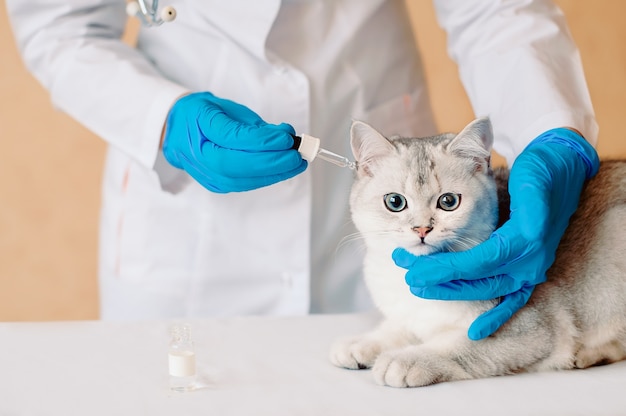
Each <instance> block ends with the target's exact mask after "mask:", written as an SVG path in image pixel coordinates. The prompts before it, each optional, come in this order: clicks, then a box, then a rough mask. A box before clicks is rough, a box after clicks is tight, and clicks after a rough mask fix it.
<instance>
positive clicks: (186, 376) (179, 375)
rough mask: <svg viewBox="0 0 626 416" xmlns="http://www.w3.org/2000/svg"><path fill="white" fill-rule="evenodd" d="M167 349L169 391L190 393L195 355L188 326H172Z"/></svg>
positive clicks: (194, 372)
mask: <svg viewBox="0 0 626 416" xmlns="http://www.w3.org/2000/svg"><path fill="white" fill-rule="evenodd" d="M171 335H172V339H171V341H170V347H169V354H168V357H169V360H168V364H169V374H170V389H172V390H174V391H178V392H185V391H190V390H192V389H193V387H194V384H195V382H196V353H195V351H194V348H193V341H192V340H191V328H190V327H189V325H186V324H185V325H174V327H172V333H171Z"/></svg>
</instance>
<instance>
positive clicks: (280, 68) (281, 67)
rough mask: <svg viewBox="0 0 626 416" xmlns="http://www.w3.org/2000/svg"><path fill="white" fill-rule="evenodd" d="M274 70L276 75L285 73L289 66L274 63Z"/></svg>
mask: <svg viewBox="0 0 626 416" xmlns="http://www.w3.org/2000/svg"><path fill="white" fill-rule="evenodd" d="M274 72H275V73H276V74H278V75H285V74H286V73H287V72H289V68H287V67H286V66H284V65H274Z"/></svg>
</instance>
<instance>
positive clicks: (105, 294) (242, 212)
mask: <svg viewBox="0 0 626 416" xmlns="http://www.w3.org/2000/svg"><path fill="white" fill-rule="evenodd" d="M167 3H168V5H171V6H174V7H175V8H176V10H177V15H178V17H177V19H176V20H175V21H174V22H172V23H168V24H164V25H162V26H160V27H158V28H147V29H144V30H142V31H141V32H140V35H139V42H138V46H137V48H136V49H132V48H129V47H127V46H125V45H124V44H123V43H122V42H121V41H120V40H119V37H120V36H121V34H122V30H123V27H124V23H125V15H124V2H123V1H122V0H74V1H72V2H67V1H65V0H8V1H7V6H8V10H9V14H10V17H11V22H12V25H13V27H14V31H15V34H16V38H17V40H18V44H19V46H20V49H21V51H22V54H23V57H24V60H25V62H26V63H27V65H28V67H29V68H30V69H31V70H32V72H33V73H34V75H35V76H36V77H37V78H38V79H39V80H40V81H41V83H42V84H43V85H44V86H45V87H46V88H47V89H48V90H49V91H50V94H51V97H52V102H53V103H54V105H55V106H56V107H58V108H59V109H61V110H63V111H65V112H67V113H68V114H70V115H71V116H73V117H75V118H76V119H77V120H79V121H80V122H81V123H83V124H84V125H85V126H87V127H88V128H90V129H91V130H93V131H94V132H95V133H97V134H98V135H100V136H101V137H103V138H104V139H105V140H106V141H107V142H108V143H109V144H110V146H109V151H108V157H107V162H106V170H105V176H104V185H103V206H102V221H101V234H100V242H101V244H100V271H99V274H100V284H101V286H100V287H101V309H102V317H104V318H147V317H173V316H208V315H234V314H303V313H308V312H340V311H349V310H359V309H364V308H367V307H369V305H370V302H369V299H368V296H367V294H366V291H365V289H364V287H363V283H362V280H361V276H360V265H361V257H362V250H360V246H359V243H358V240H354V239H352V238H346V236H349V235H350V234H351V233H354V229H353V226H352V225H351V224H350V219H349V212H348V206H347V205H348V202H347V201H348V192H349V187H350V183H351V181H352V176H351V172H349V171H348V170H347V169H345V170H341V169H339V168H336V167H334V166H331V165H326V164H324V163H323V162H320V161H316V162H314V163H312V164H311V166H310V168H309V169H308V170H307V172H305V173H304V174H302V175H299V176H298V177H296V178H293V179H291V180H289V181H285V182H282V183H279V184H277V185H274V186H271V187H267V188H262V189H259V190H255V191H251V192H248V193H237V194H226V195H218V194H212V193H209V192H207V191H206V190H204V189H203V188H201V187H200V186H199V185H198V184H197V183H195V182H194V181H193V180H191V179H190V178H189V177H188V176H187V175H186V174H185V173H184V172H182V171H178V170H176V169H174V168H172V167H171V166H169V165H168V164H167V162H166V161H165V160H164V159H163V156H162V154H161V152H160V151H159V149H158V146H159V140H160V135H161V129H162V126H163V123H164V120H165V118H166V115H167V112H168V110H169V108H170V107H171V105H172V103H173V102H175V100H176V99H177V97H178V96H180V95H181V94H183V93H185V92H187V91H190V90H191V91H211V92H213V93H214V94H216V95H217V96H220V97H223V98H228V99H231V100H233V101H236V102H239V103H241V104H244V105H246V106H248V107H250V108H251V109H252V110H254V111H255V112H257V113H259V114H260V115H261V116H262V117H263V118H264V119H265V120H267V121H268V122H273V123H280V122H288V123H290V124H292V125H293V126H294V127H295V129H296V131H298V132H300V133H308V134H311V135H313V136H317V137H320V138H322V140H323V142H322V146H323V147H325V148H328V149H329V150H331V151H334V152H336V153H339V154H346V155H347V154H349V143H348V130H349V125H350V122H351V119H361V120H364V121H367V122H369V123H371V124H373V125H374V126H376V127H377V128H379V129H380V130H382V131H383V132H385V133H386V134H404V135H427V134H432V133H434V132H435V127H434V125H433V121H432V117H431V111H430V108H429V104H428V96H427V91H426V87H425V84H424V82H423V81H424V80H423V78H422V71H421V67H420V59H419V56H418V54H417V51H416V48H415V44H414V42H413V36H412V33H411V30H410V22H409V20H408V17H407V13H406V10H405V9H404V3H403V2H402V1H399V0H390V1H385V0H358V1H357V0H342V1H336V0H320V1H307V0H286V1H282V2H281V1H279V0H247V1H229V2H225V1H221V0H202V1H199V0H197V1H194V0H172V1H169V2H167ZM436 6H437V11H438V17H439V19H440V22H441V24H442V25H443V27H444V28H446V30H447V31H448V33H449V39H450V45H449V48H450V51H451V53H452V55H453V56H454V57H455V58H456V59H457V61H458V63H459V66H460V73H461V76H462V79H463V81H464V83H465V86H466V88H467V90H468V93H469V96H470V98H471V100H472V103H473V104H474V106H475V109H476V113H477V115H478V116H484V115H489V116H490V117H491V118H492V120H493V122H494V130H495V134H496V149H497V150H498V151H499V152H500V153H502V154H503V155H504V156H506V157H507V159H508V160H509V161H512V160H513V159H514V157H515V156H516V155H517V154H518V153H519V152H520V151H521V150H522V149H523V147H524V146H525V145H526V144H527V143H528V142H529V141H530V140H532V139H533V138H534V136H536V135H537V134H538V133H540V132H542V131H543V130H545V129H547V128H550V127H560V126H563V125H566V126H570V127H574V128H577V129H578V130H580V131H582V132H583V134H584V135H585V136H586V137H587V138H588V139H589V140H590V141H591V142H592V143H594V142H595V138H596V134H597V127H596V125H595V121H594V117H593V110H592V107H591V104H590V100H589V96H588V93H587V90H586V85H585V80H584V77H583V73H582V68H581V64H580V60H579V56H578V53H577V51H576V48H575V47H574V45H573V44H572V40H571V38H570V36H569V34H568V33H567V31H566V28H565V24H564V22H563V17H562V15H561V14H560V12H559V11H558V9H556V7H554V6H553V5H552V4H551V3H549V2H547V1H533V2H528V1H489V2H487V1H483V0H475V1H467V0H457V1H440V2H436Z"/></svg>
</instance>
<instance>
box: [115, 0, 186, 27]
mask: <svg viewBox="0 0 626 416" xmlns="http://www.w3.org/2000/svg"><path fill="white" fill-rule="evenodd" d="M126 13H127V14H128V15H129V16H133V17H138V18H139V20H141V23H143V24H144V25H146V26H159V25H162V24H163V23H165V22H171V21H172V20H174V19H176V9H174V8H173V7H172V6H167V7H164V8H163V10H161V12H160V13H159V0H152V2H151V3H150V7H148V6H147V5H146V0H133V1H131V2H130V3H128V4H127V5H126Z"/></svg>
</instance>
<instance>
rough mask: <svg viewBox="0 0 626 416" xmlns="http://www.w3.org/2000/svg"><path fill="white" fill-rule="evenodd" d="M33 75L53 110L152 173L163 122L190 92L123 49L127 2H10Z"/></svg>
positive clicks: (12, 18) (134, 52) (17, 35)
mask: <svg viewBox="0 0 626 416" xmlns="http://www.w3.org/2000/svg"><path fill="white" fill-rule="evenodd" d="M6 4H7V10H8V12H9V17H10V21H11V25H12V27H13V32H14V35H15V38H16V40H17V43H18V47H19V49H20V51H21V53H22V57H23V59H24V62H25V64H26V66H27V67H28V69H29V70H30V71H31V72H32V73H33V75H34V76H35V77H36V78H37V80H39V82H41V84H43V86H44V87H45V88H46V89H47V90H48V91H49V92H50V96H51V100H52V102H53V105H54V106H55V107H56V108H58V109H60V110H61V111H63V112H66V113H67V114H69V115H70V116H72V117H73V118H75V119H76V120H77V121H78V122H80V123H81V124H83V125H84V126H86V127H87V128H88V129H90V130H91V131H93V132H94V133H96V134H97V135H99V136H100V137H102V138H103V139H104V140H106V141H107V142H108V143H110V144H111V145H113V146H116V147H118V148H119V149H120V150H122V151H123V152H125V153H127V154H128V155H129V156H131V157H133V158H134V159H136V160H137V161H138V162H139V163H141V164H142V165H144V166H146V167H148V168H152V167H153V166H154V164H155V161H156V159H157V154H158V152H159V143H160V137H161V131H162V128H163V123H164V121H165V119H166V117H167V113H168V112H169V109H170V107H171V106H172V104H173V103H174V101H175V100H176V99H177V98H178V97H179V96H180V95H182V94H184V93H186V92H187V90H186V88H184V87H183V86H181V85H177V84H176V83H173V82H171V81H168V80H167V79H165V78H164V77H163V76H161V75H160V74H159V73H158V71H157V70H156V69H155V68H154V67H153V65H151V64H150V62H149V61H148V60H147V59H146V58H145V57H143V56H142V55H141V54H140V53H139V52H138V51H137V50H135V49H134V48H132V47H130V46H128V45H126V44H125V43H123V42H122V40H121V37H122V34H123V30H124V27H125V23H126V21H127V16H126V12H125V4H126V3H125V2H124V1H123V0H73V1H67V0H7V2H6Z"/></svg>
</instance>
